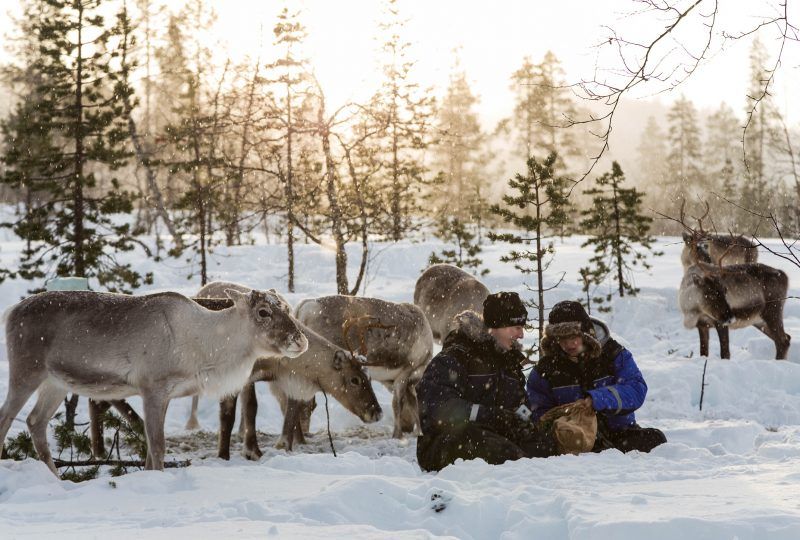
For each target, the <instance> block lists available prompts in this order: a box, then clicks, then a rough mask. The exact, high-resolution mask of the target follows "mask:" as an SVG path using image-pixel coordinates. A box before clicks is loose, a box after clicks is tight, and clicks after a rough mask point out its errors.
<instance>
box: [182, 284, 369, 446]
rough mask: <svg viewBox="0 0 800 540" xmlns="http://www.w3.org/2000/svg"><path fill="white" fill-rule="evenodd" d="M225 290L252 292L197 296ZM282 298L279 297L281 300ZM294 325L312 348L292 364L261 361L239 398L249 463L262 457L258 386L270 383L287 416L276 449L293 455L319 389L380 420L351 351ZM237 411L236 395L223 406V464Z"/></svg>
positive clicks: (365, 417) (215, 287) (213, 287)
mask: <svg viewBox="0 0 800 540" xmlns="http://www.w3.org/2000/svg"><path fill="white" fill-rule="evenodd" d="M226 290H236V291H240V292H249V291H250V289H249V288H248V287H245V286H244V285H239V284H236V283H229V282H222V281H216V282H212V283H209V284H208V285H206V286H205V287H203V288H202V289H200V290H199V291H198V293H197V297H198V298H222V297H224V294H225V291H226ZM272 292H274V291H272ZM276 294H277V293H276ZM278 297H279V298H280V296H279V295H278ZM280 299H281V301H282V303H283V306H282V309H284V310H285V312H286V313H290V312H291V307H290V306H289V304H288V303H287V302H286V301H285V300H283V299H282V298H280ZM295 322H296V323H297V324H298V326H299V327H300V328H301V329H302V331H303V333H304V334H305V336H306V338H307V339H308V349H307V350H306V351H305V352H304V353H303V354H301V355H299V356H297V357H296V358H293V359H291V360H289V359H288V358H286V357H282V356H271V357H264V358H259V359H258V361H256V363H255V365H254V366H253V371H252V372H251V374H250V377H249V378H248V380H247V384H246V385H244V388H242V389H241V392H240V394H239V395H240V397H241V411H242V419H241V422H242V424H243V426H244V434H243V435H244V437H243V438H244V445H243V448H242V454H243V455H244V456H245V457H246V458H247V459H258V458H260V457H261V455H262V452H261V450H260V449H259V447H258V442H257V440H256V424H255V422H256V418H255V417H256V411H257V408H258V403H257V401H256V394H255V383H256V382H258V381H268V382H269V383H270V389H271V390H272V393H273V394H274V395H275V397H276V398H277V399H278V401H279V402H280V404H281V409H282V410H283V412H284V425H283V430H282V433H281V437H280V439H279V440H278V442H277V444H276V446H277V447H278V448H286V449H287V450H291V449H292V447H293V444H294V442H298V443H302V442H304V441H303V432H302V430H298V426H299V420H300V418H301V417H302V415H303V414H304V412H305V410H306V408H307V406H306V405H305V404H306V403H308V402H311V401H312V400H313V399H314V396H315V394H316V393H317V392H318V391H320V390H324V391H325V392H327V393H328V394H330V395H331V397H333V398H334V399H336V400H337V401H339V402H340V403H341V404H342V405H343V406H344V407H345V408H346V409H347V410H348V411H350V412H352V413H353V414H355V415H356V416H358V417H359V418H360V419H361V420H362V421H364V422H367V423H370V422H377V421H378V420H380V418H381V416H382V411H381V407H380V404H379V403H378V399H377V398H376V397H375V392H374V390H373V388H372V384H371V382H370V380H369V377H368V375H367V373H366V371H365V370H364V368H363V367H362V366H361V364H360V363H359V362H358V361H357V360H356V359H355V358H353V356H352V355H351V354H350V353H349V352H348V351H345V350H344V349H342V348H341V347H337V346H336V345H334V344H333V343H331V342H330V341H328V340H327V339H325V338H324V337H322V336H321V335H319V334H318V333H316V332H315V331H314V330H312V329H310V328H308V327H307V326H305V325H303V324H302V323H300V322H298V321H295ZM235 409H236V396H235V395H234V396H232V397H228V398H225V399H224V400H223V402H222V403H220V437H219V456H220V457H222V458H224V459H227V458H228V457H229V456H230V434H231V430H232V428H233V422H234V416H235ZM309 414H310V411H309Z"/></svg>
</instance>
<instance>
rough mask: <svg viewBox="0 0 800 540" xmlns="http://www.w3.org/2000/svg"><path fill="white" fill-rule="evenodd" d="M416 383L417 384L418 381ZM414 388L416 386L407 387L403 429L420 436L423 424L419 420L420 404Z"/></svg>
mask: <svg viewBox="0 0 800 540" xmlns="http://www.w3.org/2000/svg"><path fill="white" fill-rule="evenodd" d="M414 382H415V383H416V381H414ZM414 386H415V385H414V384H409V385H408V386H407V387H406V395H405V402H404V408H403V426H402V428H403V431H405V432H409V433H411V434H412V435H414V436H419V435H421V434H422V427H421V425H422V424H421V422H420V419H419V403H418V402H417V391H416V388H415V387H414Z"/></svg>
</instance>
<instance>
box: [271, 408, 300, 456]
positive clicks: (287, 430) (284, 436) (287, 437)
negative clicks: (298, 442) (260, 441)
mask: <svg viewBox="0 0 800 540" xmlns="http://www.w3.org/2000/svg"><path fill="white" fill-rule="evenodd" d="M301 403H302V402H301V401H297V400H296V399H292V398H289V399H288V401H287V403H286V416H284V417H283V430H282V431H281V438H280V439H278V442H277V444H276V445H275V448H285V449H286V450H288V451H290V452H291V451H292V447H293V446H294V430H295V427H296V425H297V420H298V418H297V415H298V413H299V408H300V404H301Z"/></svg>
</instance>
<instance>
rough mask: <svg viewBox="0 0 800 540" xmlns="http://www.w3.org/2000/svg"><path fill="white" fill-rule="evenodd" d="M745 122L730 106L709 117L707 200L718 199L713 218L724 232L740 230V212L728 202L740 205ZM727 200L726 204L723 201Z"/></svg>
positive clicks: (706, 147) (721, 105) (706, 161)
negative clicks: (739, 191)
mask: <svg viewBox="0 0 800 540" xmlns="http://www.w3.org/2000/svg"><path fill="white" fill-rule="evenodd" d="M741 132H742V127H741V122H740V121H739V119H738V118H736V115H735V114H734V112H733V109H731V108H730V106H728V104H726V103H722V104H720V106H719V108H718V109H717V110H716V111H714V113H713V114H712V115H711V116H709V117H708V121H707V123H706V139H705V144H704V145H703V148H704V152H703V156H704V167H705V172H706V175H707V177H708V181H707V183H706V184H707V187H708V189H709V190H711V191H712V192H713V193H710V194H709V195H708V197H706V199H709V200H714V199H716V200H717V201H718V202H719V203H721V204H713V205H712V206H713V207H714V210H712V218H713V220H714V223H715V224H716V225H717V227H719V228H721V229H722V230H725V231H727V230H730V231H736V230H737V223H738V218H739V212H738V209H737V208H735V207H732V206H731V205H730V204H728V203H726V202H725V200H727V201H732V202H738V201H739V194H738V190H739V189H740V186H739V180H740V177H741V169H742V167H741V166H740V165H741V163H742V143H741ZM723 198H724V199H725V200H722V199H723Z"/></svg>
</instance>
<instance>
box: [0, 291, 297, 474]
mask: <svg viewBox="0 0 800 540" xmlns="http://www.w3.org/2000/svg"><path fill="white" fill-rule="evenodd" d="M229 296H230V298H231V299H232V300H233V301H234V306H233V307H232V308H229V309H226V310H223V311H218V312H214V311H209V310H207V309H205V308H202V307H201V306H199V305H197V304H196V303H194V302H192V301H191V300H189V299H188V298H186V297H184V296H182V295H179V294H177V293H159V294H151V295H146V296H127V295H120V294H110V293H94V292H86V291H54V292H46V293H41V294H37V295H33V296H30V297H28V298H26V299H25V300H22V301H21V302H19V303H18V304H16V305H15V306H14V307H13V308H12V310H11V311H10V313H9V314H8V318H7V320H6V345H7V348H8V362H9V385H8V388H9V390H8V395H7V396H6V401H5V403H4V404H3V407H2V408H0V441H2V440H4V438H5V436H6V433H7V432H8V429H9V428H10V426H11V422H12V421H13V419H14V417H15V416H16V415H17V413H18V412H19V410H20V409H21V408H22V406H23V405H24V404H25V402H26V401H27V400H28V398H29V397H30V395H31V394H32V393H33V392H35V391H36V390H38V391H39V398H38V401H37V403H36V405H35V406H34V408H33V411H32V412H31V414H30V415H29V416H28V426H29V428H30V431H31V435H32V438H33V442H34V446H35V448H36V451H37V453H38V454H39V457H40V459H41V460H42V461H44V462H45V463H47V465H48V466H49V467H50V469H51V470H52V471H53V472H54V473H55V472H56V469H55V466H54V464H53V460H52V457H51V455H50V451H49V448H48V445H47V433H46V430H47V423H48V422H49V420H50V418H51V417H52V415H53V413H55V411H56V409H57V408H58V405H59V404H60V403H61V401H62V400H63V398H64V396H65V395H66V394H67V392H74V393H77V394H80V395H83V396H87V397H89V398H92V399H97V400H109V401H110V400H117V399H124V398H126V397H129V396H132V395H141V396H142V400H143V403H144V421H145V435H146V437H147V445H148V452H147V459H146V464H145V467H146V468H147V469H162V468H163V458H164V450H165V444H164V416H165V414H166V410H167V405H168V404H169V401H170V400H171V399H172V398H175V397H180V396H187V395H192V394H198V393H202V394H209V395H212V396H215V397H220V396H223V395H226V394H230V393H232V392H236V391H238V390H239V389H240V388H241V386H242V385H243V384H244V382H245V381H246V380H247V377H248V376H249V375H250V372H251V371H252V368H253V364H254V363H255V361H256V359H257V358H259V357H263V356H269V355H273V356H274V355H286V356H289V357H295V356H297V355H299V354H301V353H302V352H304V351H305V350H306V348H307V347H308V340H307V339H306V337H305V336H304V335H303V334H302V332H301V331H300V328H299V327H298V325H297V324H295V322H294V320H293V319H292V318H291V317H290V316H289V315H288V314H286V313H285V312H284V311H283V309H282V308H281V307H280V303H279V300H278V299H277V297H276V296H275V295H270V294H265V293H252V294H248V295H245V294H242V293H239V292H236V291H230V293H229Z"/></svg>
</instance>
